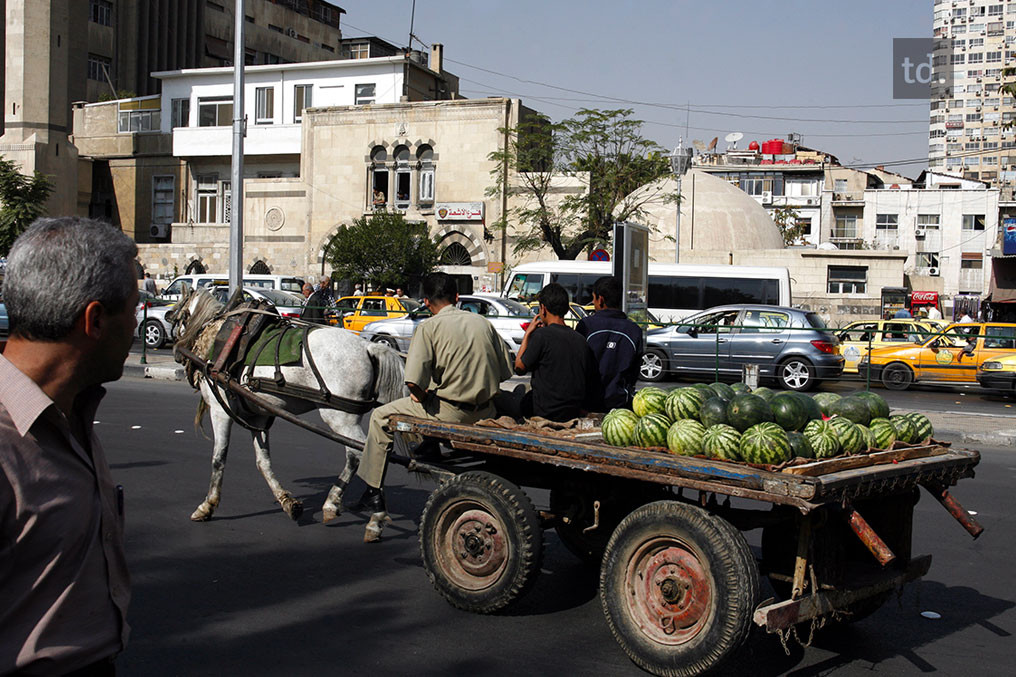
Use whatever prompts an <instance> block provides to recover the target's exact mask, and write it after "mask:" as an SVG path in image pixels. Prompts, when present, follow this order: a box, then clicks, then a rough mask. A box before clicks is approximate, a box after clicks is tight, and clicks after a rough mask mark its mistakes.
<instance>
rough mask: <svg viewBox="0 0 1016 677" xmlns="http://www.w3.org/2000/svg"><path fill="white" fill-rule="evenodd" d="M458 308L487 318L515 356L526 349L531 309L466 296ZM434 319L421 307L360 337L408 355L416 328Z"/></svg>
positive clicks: (490, 296) (483, 296)
mask: <svg viewBox="0 0 1016 677" xmlns="http://www.w3.org/2000/svg"><path fill="white" fill-rule="evenodd" d="M458 307H459V308H461V309H463V310H468V311H470V312H473V313H476V314H478V315H483V316H484V317H486V318H487V319H488V320H489V321H490V322H491V324H493V325H494V328H495V329H496V330H497V333H498V334H500V335H501V338H503V339H504V342H505V344H507V346H508V351H509V352H510V353H511V354H512V355H514V354H515V351H516V350H518V347H519V346H520V345H522V337H523V336H524V335H525V333H526V330H525V326H526V325H527V324H528V323H529V322H530V320H532V314H531V313H530V311H529V308H527V307H526V306H524V305H522V304H521V303H519V302H518V301H512V300H511V299H506V298H502V297H500V296H496V295H494V294H462V295H460V296H459V303H458ZM430 316H431V313H430V311H429V310H428V309H427V308H425V307H423V306H420V307H418V308H416V309H415V310H413V311H411V312H410V313H409V314H408V315H405V316H403V317H395V318H391V319H387V320H378V321H376V322H371V323H370V324H368V325H367V326H365V327H364V328H363V331H361V332H360V336H361V337H363V338H365V339H366V340H368V341H375V342H381V343H387V344H388V345H390V346H392V347H393V348H395V349H396V350H400V351H402V352H406V351H407V350H409V342H410V341H411V340H412V338H413V334H414V333H415V332H416V328H417V327H418V326H420V322H422V321H423V320H425V319H427V318H428V317H430Z"/></svg>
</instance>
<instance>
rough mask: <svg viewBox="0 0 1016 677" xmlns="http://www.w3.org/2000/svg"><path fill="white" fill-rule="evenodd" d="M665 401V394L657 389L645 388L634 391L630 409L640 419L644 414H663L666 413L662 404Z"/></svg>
mask: <svg viewBox="0 0 1016 677" xmlns="http://www.w3.org/2000/svg"><path fill="white" fill-rule="evenodd" d="M666 401H667V393H665V392H663V391H662V390H660V389H659V388H654V387H653V386H647V387H645V388H642V389H641V390H638V391H636V393H635V397H634V399H632V403H631V408H632V409H634V410H635V413H636V414H638V415H639V416H640V417H641V416H645V415H646V414H654V413H663V412H664V411H666V409H665V408H664V403H665V402H666Z"/></svg>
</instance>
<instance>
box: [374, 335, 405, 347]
mask: <svg viewBox="0 0 1016 677" xmlns="http://www.w3.org/2000/svg"><path fill="white" fill-rule="evenodd" d="M371 341H373V342H374V343H384V344H385V345H386V346H388V347H389V348H391V349H392V350H398V349H399V344H398V343H396V342H395V339H393V338H392V337H391V336H375V337H374V338H373V339H371Z"/></svg>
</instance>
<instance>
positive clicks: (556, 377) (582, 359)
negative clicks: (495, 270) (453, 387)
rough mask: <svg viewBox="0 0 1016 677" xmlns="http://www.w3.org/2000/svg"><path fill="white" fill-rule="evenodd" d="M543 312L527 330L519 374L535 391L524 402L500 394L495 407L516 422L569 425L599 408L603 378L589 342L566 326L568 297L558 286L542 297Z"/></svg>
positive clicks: (518, 358) (517, 361) (545, 290)
mask: <svg viewBox="0 0 1016 677" xmlns="http://www.w3.org/2000/svg"><path fill="white" fill-rule="evenodd" d="M539 301H540V310H539V313H538V314H537V316H536V317H535V318H534V319H533V321H532V322H530V323H529V326H528V327H526V334H525V336H524V337H523V339H522V345H521V346H520V347H519V352H518V355H516V357H515V373H516V374H519V375H522V374H527V373H531V374H532V390H530V391H529V392H528V393H526V394H525V395H523V396H521V399H520V398H519V397H517V396H513V394H511V393H504V392H502V393H501V394H500V395H499V396H498V397H497V398H496V399H495V402H494V404H495V405H496V406H497V408H498V410H499V412H501V413H505V414H508V415H509V416H513V417H514V418H520V417H524V418H529V417H531V416H540V417H542V418H546V419H549V420H551V421H567V420H569V419H573V418H577V417H579V416H583V415H584V414H586V413H587V412H590V411H596V410H598V409H599V408H601V402H600V395H601V393H602V388H601V386H600V383H599V372H598V370H597V366H596V360H595V358H594V357H593V353H592V350H590V348H589V346H588V345H587V344H586V341H585V339H584V338H583V337H582V336H580V335H579V334H578V333H576V332H575V330H574V329H572V328H571V327H569V326H568V325H566V324H565V323H564V316H565V315H566V314H567V312H568V292H567V291H565V289H564V287H562V286H561V285H559V284H557V283H554V282H552V283H550V284H548V285H547V286H546V287H544V288H543V289H542V290H541V291H540V295H539Z"/></svg>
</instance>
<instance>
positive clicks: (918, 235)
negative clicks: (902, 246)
mask: <svg viewBox="0 0 1016 677" xmlns="http://www.w3.org/2000/svg"><path fill="white" fill-rule="evenodd" d="M926 234H927V231H925V229H924V228H918V229H917V230H915V231H914V237H916V238H917V239H918V240H923V239H924V236H925V235H926Z"/></svg>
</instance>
